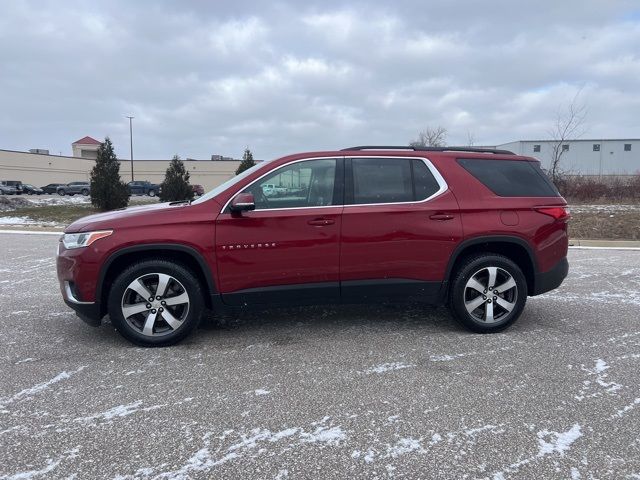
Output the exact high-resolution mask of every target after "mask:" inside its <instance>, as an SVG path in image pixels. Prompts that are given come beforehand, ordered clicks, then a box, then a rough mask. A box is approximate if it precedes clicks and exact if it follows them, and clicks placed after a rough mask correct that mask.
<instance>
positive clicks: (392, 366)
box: [364, 362, 415, 375]
mask: <svg viewBox="0 0 640 480" xmlns="http://www.w3.org/2000/svg"><path fill="white" fill-rule="evenodd" d="M411 367H415V365H413V364H406V363H402V362H392V363H382V364H380V365H376V366H375V367H371V368H369V369H368V370H365V372H364V373H366V374H368V375H370V374H372V373H385V372H391V371H393V370H402V369H404V368H411Z"/></svg>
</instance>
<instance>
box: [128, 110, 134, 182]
mask: <svg viewBox="0 0 640 480" xmlns="http://www.w3.org/2000/svg"><path fill="white" fill-rule="evenodd" d="M127 118H128V119H129V146H130V147H131V150H130V152H131V181H132V182H133V127H132V125H131V120H133V119H134V118H135V117H130V116H127Z"/></svg>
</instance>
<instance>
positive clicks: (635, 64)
mask: <svg viewBox="0 0 640 480" xmlns="http://www.w3.org/2000/svg"><path fill="white" fill-rule="evenodd" d="M453 3H454V2H448V1H444V0H442V1H430V2H419V1H417V0H416V1H400V2H396V3H394V4H393V5H391V4H388V2H382V1H378V2H366V3H364V2H362V3H353V2H351V3H349V4H344V3H341V2H334V1H325V2H317V3H314V2H304V3H303V2H293V1H292V2H249V1H242V0H241V1H235V2H232V3H231V2H200V1H196V0H193V1H186V2H185V1H183V2H166V3H159V2H125V1H112V2H101V3H99V4H96V2H81V1H74V2H64V3H61V2H53V1H52V2H35V1H34V2H30V1H22V2H10V3H9V2H7V3H6V4H5V5H3V7H2V9H3V12H2V14H1V15H0V58H1V60H2V67H1V68H2V75H0V148H8V149H18V150H23V149H27V148H49V149H50V150H51V151H52V152H56V153H57V152H58V151H62V153H63V154H65V153H69V151H70V145H69V144H70V143H71V142H72V141H73V140H75V139H77V138H80V137H82V136H84V135H92V136H95V137H97V138H100V137H103V136H105V135H109V136H111V138H112V139H113V140H114V143H115V145H116V149H117V152H118V154H119V155H120V156H121V157H123V158H127V157H128V125H127V123H126V119H125V118H124V115H127V114H132V115H134V116H135V117H136V119H135V120H134V122H135V123H134V128H135V133H134V140H135V152H136V156H137V157H138V158H169V157H170V156H171V155H173V154H174V153H179V154H181V155H182V156H183V157H194V158H208V156H209V155H210V154H212V153H222V154H225V155H235V156H238V155H240V154H241V152H242V149H243V148H244V147H245V146H249V147H250V148H252V150H254V152H255V155H256V156H257V157H259V158H271V157H273V156H278V155H283V154H287V153H291V152H295V151H301V150H314V149H331V148H340V147H344V146H349V145H352V144H357V143H383V144H389V143H391V144H393V143H400V144H405V143H407V142H408V141H409V140H411V139H412V138H413V137H414V136H415V135H416V132H417V131H418V130H420V129H422V128H424V127H425V126H426V125H436V124H441V125H444V126H445V127H447V128H448V130H449V132H450V133H449V140H450V142H451V143H464V142H465V141H466V138H467V132H471V133H473V135H474V137H475V138H476V141H477V142H478V143H482V144H495V143H501V142H505V141H509V140H513V139H518V138H532V137H545V136H546V132H547V130H548V129H549V126H550V124H551V122H552V120H553V118H554V116H555V113H556V110H557V108H558V106H559V105H561V104H562V103H563V102H567V101H568V100H570V99H571V98H572V97H573V96H574V95H575V93H576V92H577V91H578V90H580V89H582V93H581V97H580V98H581V99H582V100H583V101H584V102H585V103H586V104H587V105H588V109H589V115H588V118H587V128H588V135H589V136H596V137H607V136H612V137H638V136H639V133H640V132H638V128H637V125H638V122H637V116H638V112H639V111H640V89H638V78H640V50H639V47H638V46H639V45H640V9H638V7H637V3H635V2H631V1H628V2H625V1H605V0H593V1H580V2H578V1H566V2H557V1H552V0H544V1H538V2H526V3H524V2H511V1H506V0H503V1H498V0H493V1H484V2H476V1H467V2H455V5H454V4H453ZM523 3H524V4H523ZM634 3H635V7H634ZM634 8H635V9H634Z"/></svg>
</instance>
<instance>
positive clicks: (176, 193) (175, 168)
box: [159, 155, 193, 202]
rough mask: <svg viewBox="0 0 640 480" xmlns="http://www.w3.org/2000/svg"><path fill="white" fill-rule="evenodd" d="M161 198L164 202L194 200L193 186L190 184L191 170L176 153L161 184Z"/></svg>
mask: <svg viewBox="0 0 640 480" xmlns="http://www.w3.org/2000/svg"><path fill="white" fill-rule="evenodd" d="M159 197H160V200H161V201H163V202H180V201H183V200H193V188H192V187H191V185H190V184H189V172H187V169H186V168H185V167H184V163H183V162H182V160H180V157H179V156H178V155H174V157H173V159H172V160H171V163H170V164H169V168H167V173H166V174H165V177H164V181H163V182H162V184H161V185H160V195H159Z"/></svg>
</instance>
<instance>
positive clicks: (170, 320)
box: [107, 259, 204, 347]
mask: <svg viewBox="0 0 640 480" xmlns="http://www.w3.org/2000/svg"><path fill="white" fill-rule="evenodd" d="M167 277H169V279H168V280H167ZM161 278H164V281H165V282H166V291H165V294H164V295H159V296H160V297H161V300H157V296H156V293H157V287H158V284H159V282H160V279H161ZM138 280H141V281H142V285H143V287H144V288H146V290H144V289H142V290H140V288H139V287H137V286H136V287H135V288H137V290H133V289H132V288H131V286H132V285H135V284H134V282H136V281H138ZM140 293H145V296H146V294H147V293H149V294H151V293H153V297H155V298H154V299H153V300H152V301H149V298H144V301H141V300H142V297H141V295H140ZM185 294H186V302H185ZM171 299H174V302H177V303H175V304H174V305H166V304H163V303H162V302H163V301H166V302H169V301H171ZM149 305H151V307H152V308H150V309H148V308H147V306H149ZM127 307H129V308H128V311H127V312H126V313H132V314H130V315H128V316H127V317H126V318H125V314H126V313H125V308H127ZM131 307H134V308H131ZM136 307H137V308H136ZM161 309H166V310H164V313H161ZM107 310H108V312H109V317H110V318H111V322H112V323H113V325H114V326H115V327H116V329H117V330H118V331H119V332H120V334H121V335H122V336H123V337H125V338H126V339H127V340H129V341H131V342H133V343H135V344H136V345H140V346H143V347H166V346H169V345H174V344H176V343H178V342H180V341H181V340H183V339H184V338H185V337H187V336H188V335H189V334H190V333H191V332H192V331H193V330H194V329H195V328H196V327H197V326H198V324H199V323H200V318H201V316H202V312H203V310H204V299H203V292H202V287H201V285H200V282H199V281H198V279H197V278H196V276H195V275H194V274H193V272H191V271H190V270H189V269H188V268H186V267H184V266H183V265H181V264H179V263H173V262H170V261H167V260H161V259H153V260H145V261H142V262H139V263H135V264H133V265H131V266H130V267H128V268H127V269H126V270H124V271H123V272H122V273H120V275H118V277H117V278H116V279H115V280H114V282H113V284H112V286H111V290H110V292H109V299H108V303H107ZM166 313H169V315H170V316H169V317H166ZM152 315H153V318H152V319H150V318H149V317H151V316H152ZM151 320H153V321H151ZM149 327H150V328H149ZM145 330H146V331H145Z"/></svg>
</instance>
